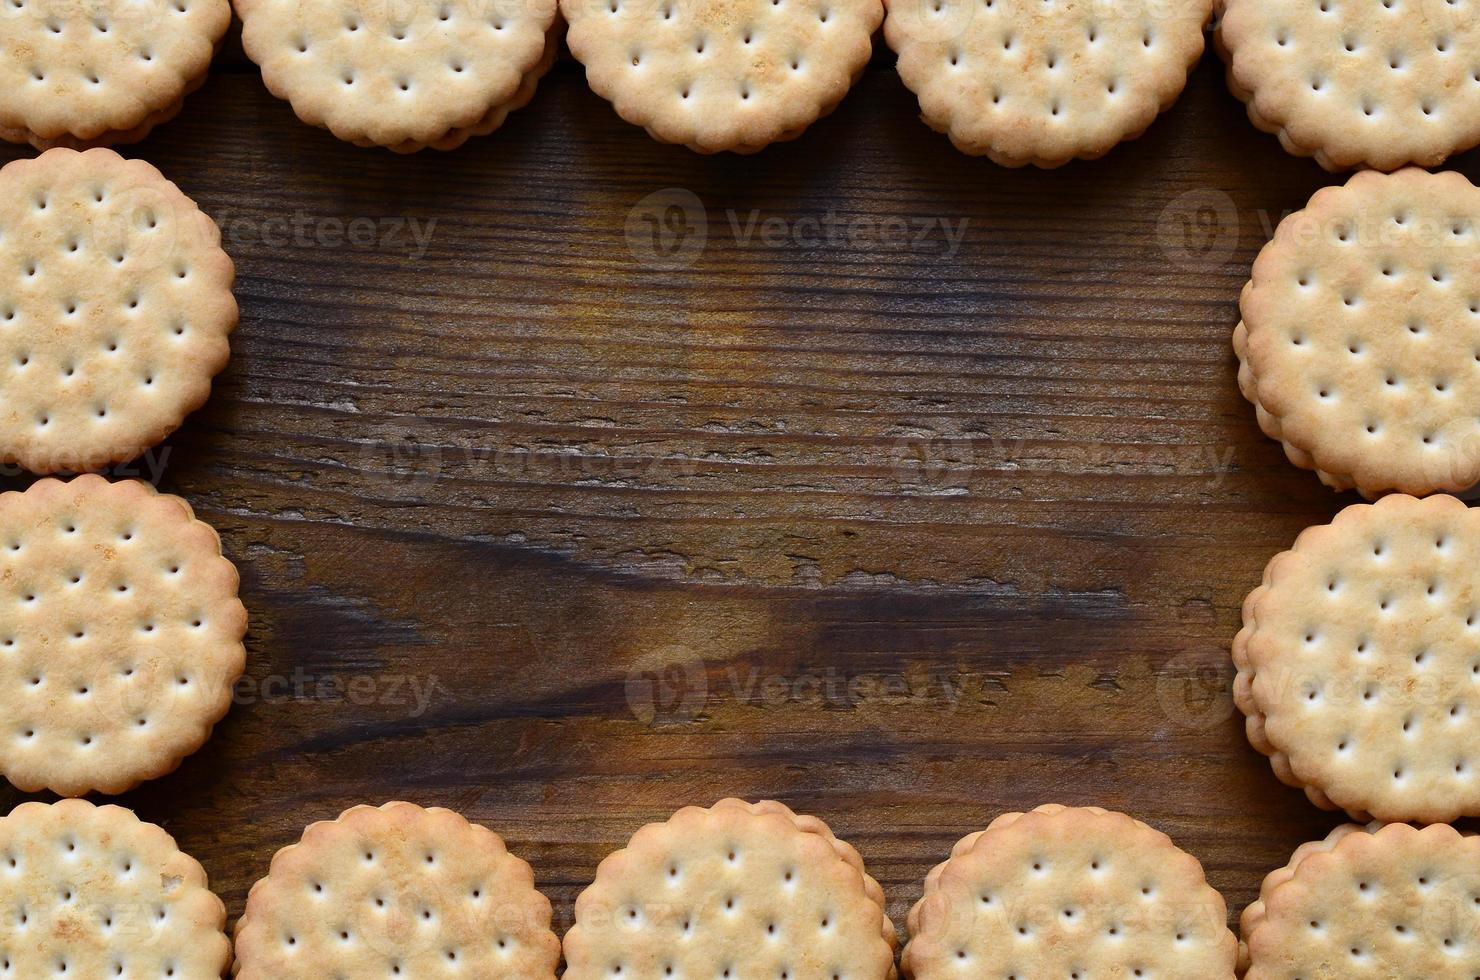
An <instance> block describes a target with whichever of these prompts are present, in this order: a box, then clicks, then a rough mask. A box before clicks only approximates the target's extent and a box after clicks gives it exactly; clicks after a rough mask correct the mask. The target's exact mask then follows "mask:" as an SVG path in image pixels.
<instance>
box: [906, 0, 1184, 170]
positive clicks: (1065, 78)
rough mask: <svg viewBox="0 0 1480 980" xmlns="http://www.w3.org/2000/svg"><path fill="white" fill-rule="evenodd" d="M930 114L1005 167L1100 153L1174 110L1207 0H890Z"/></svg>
mask: <svg viewBox="0 0 1480 980" xmlns="http://www.w3.org/2000/svg"><path fill="white" fill-rule="evenodd" d="M888 6H889V17H888V20H887V21H886V22H885V24H884V35H885V37H886V38H887V39H888V41H889V45H890V47H892V48H893V49H894V50H895V51H896V52H897V53H898V54H899V76H900V78H901V79H902V80H903V81H904V83H905V84H906V85H907V86H909V88H910V90H911V91H913V92H914V93H915V94H916V95H918V96H919V97H920V108H921V110H922V112H923V115H924V119H925V122H926V123H927V124H929V125H930V126H931V127H932V128H933V129H936V130H937V131H939V132H942V133H945V134H947V135H948V136H950V138H951V142H953V143H954V144H955V145H956V146H957V147H958V148H959V149H960V150H962V151H963V152H966V153H971V154H977V155H986V156H988V157H990V158H991V159H992V160H993V161H994V162H996V163H999V164H1002V165H1004V166H1009V167H1020V166H1023V165H1025V164H1029V163H1031V164H1036V165H1038V166H1040V167H1057V166H1061V165H1062V164H1065V163H1068V162H1069V161H1070V160H1073V159H1075V158H1082V159H1095V158H1097V157H1101V156H1104V155H1105V154H1106V153H1108V152H1109V151H1110V150H1111V149H1112V148H1114V147H1115V146H1116V145H1117V144H1118V143H1121V142H1123V141H1125V140H1129V139H1135V138H1136V137H1138V136H1140V135H1141V134H1142V133H1144V132H1145V131H1146V129H1147V127H1149V126H1150V125H1151V123H1152V122H1154V121H1155V119H1156V117H1157V115H1158V114H1159V113H1161V112H1164V111H1165V110H1167V109H1169V108H1170V107H1171V105H1172V103H1173V102H1175V101H1176V99H1177V96H1178V95H1180V94H1181V92H1182V89H1183V88H1184V87H1185V86H1186V84H1187V73H1188V71H1189V70H1190V69H1191V68H1192V66H1193V65H1195V64H1196V63H1197V60H1198V58H1200V57H1201V56H1202V52H1203V28H1204V27H1205V26H1206V25H1207V23H1208V19H1209V18H1210V17H1211V15H1212V0H1127V2H1117V3H1111V4H1107V3H1104V2H1102V0H986V2H983V0H889V3H888Z"/></svg>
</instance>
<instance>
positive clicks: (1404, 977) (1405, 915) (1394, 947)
mask: <svg viewBox="0 0 1480 980" xmlns="http://www.w3.org/2000/svg"><path fill="white" fill-rule="evenodd" d="M1243 935H1244V942H1243V945H1242V947H1241V949H1240V966H1241V967H1243V968H1245V969H1246V970H1247V972H1246V973H1244V978H1245V980H1297V978H1299V980H1317V978H1326V977H1332V978H1336V977H1339V978H1341V980H1474V978H1475V977H1476V976H1480V839H1477V838H1475V837H1473V836H1470V835H1461V834H1460V833H1459V831H1457V830H1455V829H1454V828H1453V827H1450V826H1448V825H1445V824H1435V825H1433V826H1430V827H1425V828H1423V829H1422V830H1419V829H1416V828H1414V827H1410V826H1408V825H1407V824H1401V823H1395V824H1387V825H1386V826H1383V825H1381V824H1373V825H1371V826H1369V827H1362V826H1360V825H1358V824H1347V825H1345V826H1342V827H1338V828H1336V830H1334V831H1332V832H1331V835H1330V836H1329V837H1327V838H1326V839H1325V840H1324V841H1318V842H1315V843H1311V844H1305V845H1303V846H1301V848H1300V849H1299V850H1297V851H1296V852H1295V855H1294V857H1293V858H1291V859H1290V863H1289V865H1287V866H1286V867H1283V868H1281V869H1279V870H1278V871H1275V872H1273V873H1272V874H1270V875H1269V876H1268V877H1267V878H1265V879H1264V885H1263V887H1262V888H1261V889H1260V891H1259V899H1258V901H1256V902H1254V904H1252V905H1250V906H1249V907H1248V908H1247V909H1245V910H1244V915H1243Z"/></svg>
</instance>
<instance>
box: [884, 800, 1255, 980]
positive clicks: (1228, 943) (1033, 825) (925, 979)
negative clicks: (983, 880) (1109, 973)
mask: <svg viewBox="0 0 1480 980" xmlns="http://www.w3.org/2000/svg"><path fill="white" fill-rule="evenodd" d="M1110 828H1117V829H1118V830H1119V831H1120V832H1121V834H1122V836H1123V837H1124V839H1125V841H1126V842H1127V844H1128V846H1131V845H1132V842H1134V846H1140V847H1154V848H1156V849H1158V850H1164V851H1165V852H1166V855H1167V866H1168V867H1171V865H1172V863H1173V862H1175V863H1177V864H1180V866H1181V869H1182V871H1183V872H1184V875H1183V879H1184V882H1185V883H1186V884H1187V885H1188V888H1189V889H1190V890H1191V891H1201V892H1202V897H1203V899H1205V900H1206V907H1205V908H1204V909H1202V910H1200V913H1199V914H1200V915H1201V914H1208V915H1210V916H1211V918H1212V919H1213V920H1215V921H1216V922H1217V923H1218V927H1219V929H1220V930H1221V941H1220V942H1219V946H1221V947H1223V948H1222V949H1221V950H1219V951H1217V952H1214V953H1212V954H1211V958H1213V959H1226V960H1227V964H1228V968H1227V972H1226V974H1223V975H1221V976H1219V977H1206V976H1199V977H1198V978H1197V980H1233V977H1234V970H1235V964H1236V961H1237V956H1238V953H1237V950H1238V940H1237V937H1235V936H1234V934H1233V932H1232V931H1231V930H1229V929H1228V928H1227V926H1226V921H1227V915H1228V907H1227V904H1226V903H1225V902H1224V900H1223V896H1222V895H1221V894H1219V892H1218V891H1217V890H1216V889H1214V888H1213V887H1212V886H1211V885H1210V884H1208V881H1207V876H1206V874H1205V872H1204V871H1203V867H1202V863H1201V862H1199V861H1198V860H1197V858H1196V857H1194V856H1193V855H1191V854H1189V853H1188V852H1186V851H1184V850H1182V849H1181V848H1179V847H1178V846H1177V845H1176V843H1175V842H1173V841H1172V839H1171V838H1170V837H1168V836H1167V835H1166V834H1164V833H1162V832H1161V831H1159V830H1157V829H1156V828H1154V827H1151V826H1150V825H1148V824H1146V823H1144V822H1142V821H1140V820H1137V819H1135V818H1134V817H1131V816H1129V815H1128V814H1124V813H1119V812H1117V811H1114V810H1106V809H1104V808H1102V807H1069V806H1064V805H1062V804H1058V803H1046V804H1044V805H1042V806H1039V807H1036V808H1035V809H1033V810H1030V811H1027V812H1026V813H1004V814H1002V815H1000V816H998V817H997V818H996V819H995V820H993V821H992V822H991V823H990V824H988V825H987V828H986V829H985V830H979V831H976V832H974V833H971V834H967V835H966V836H965V837H963V838H961V839H960V840H959V841H957V842H956V844H955V845H954V846H953V847H952V848H951V854H950V857H949V858H947V859H946V860H945V861H942V862H941V863H940V864H937V865H936V866H935V867H933V868H931V870H930V872H929V874H927V875H926V877H925V888H924V892H923V894H922V895H921V896H920V899H919V901H917V902H916V903H915V905H914V906H913V907H912V908H911V909H910V914H909V919H908V922H907V924H908V927H909V935H910V941H909V942H908V943H907V944H906V945H905V948H904V954H903V956H902V957H901V966H902V968H903V974H904V976H905V977H906V978H908V980H932V978H936V977H941V976H946V975H949V976H958V975H960V973H961V971H962V970H966V969H969V968H968V967H965V966H963V965H962V964H961V963H960V956H961V953H960V951H957V950H954V949H952V948H948V947H943V946H942V941H943V939H944V938H945V937H944V936H943V935H941V934H942V933H943V932H944V931H946V930H948V929H949V928H950V927H951V926H952V925H953V924H955V923H956V922H957V921H958V919H959V915H960V912H961V910H960V908H959V906H957V905H953V903H952V901H951V898H950V896H949V895H948V894H947V883H948V880H949V882H954V883H956V884H959V883H960V882H961V880H962V878H969V877H970V875H971V866H972V865H974V864H979V863H981V862H983V861H985V860H987V859H988V858H989V857H990V855H991V852H992V848H993V845H994V843H996V841H997V840H998V839H1000V837H1001V836H1002V835H1004V834H1005V833H1006V832H1008V831H1009V830H1015V831H1024V830H1026V831H1030V832H1036V833H1037V834H1040V835H1043V836H1044V837H1045V838H1046V839H1048V840H1050V841H1052V840H1053V839H1054V837H1055V836H1058V835H1061V834H1068V835H1073V834H1086V833H1091V832H1093V831H1094V830H1096V829H1099V830H1101V831H1104V830H1107V829H1110ZM972 902H973V905H974V903H975V899H974V898H973V899H972ZM1174 908H1175V907H1174ZM970 911H971V913H973V914H974V913H975V908H974V907H973V908H972V909H971V910H970ZM1055 914H1057V912H1055ZM1153 918H1155V919H1156V921H1158V922H1160V921H1162V920H1161V919H1160V918H1159V917H1155V916H1153ZM1084 969H1086V970H1088V974H1087V975H1089V976H1098V975H1099V974H1098V973H1097V972H1096V968H1095V967H1094V965H1093V964H1089V963H1086V964H1085V965H1084ZM1119 975H1120V974H1118V973H1117V974H1116V976H1119ZM1024 980H1027V978H1024Z"/></svg>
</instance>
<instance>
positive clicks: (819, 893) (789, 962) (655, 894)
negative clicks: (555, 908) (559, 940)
mask: <svg viewBox="0 0 1480 980" xmlns="http://www.w3.org/2000/svg"><path fill="white" fill-rule="evenodd" d="M895 942H896V940H895V933H894V926H893V925H892V924H891V923H890V922H889V919H888V918H887V916H885V914H884V892H883V890H882V889H881V888H880V887H879V884H878V882H876V881H874V879H872V878H870V877H869V876H868V874H867V873H866V872H865V871H864V868H863V859H862V858H860V857H859V856H858V852H857V851H855V850H854V849H853V848H852V847H850V846H849V845H848V844H845V843H843V842H842V841H840V840H838V839H837V838H836V837H834V836H833V834H832V831H831V830H830V829H828V827H827V825H826V824H824V823H823V822H822V821H821V820H818V819H817V818H816V817H809V816H799V815H798V814H796V813H793V812H792V811H791V810H790V809H788V808H787V807H785V806H784V805H782V804H780V803H776V802H773V801H766V802H762V803H755V804H752V803H746V802H743V801H741V800H722V801H720V802H719V803H716V804H715V805H714V806H712V807H710V808H708V809H704V808H701V807H693V806H691V807H685V808H684V809H682V810H680V811H678V812H677V813H676V814H674V815H673V816H672V817H671V818H670V819H669V820H668V821H667V822H666V823H661V824H649V825H648V826H646V827H644V828H642V829H641V830H639V831H638V832H637V833H636V834H634V835H633V837H632V840H631V841H630V842H629V843H628V845H627V846H626V847H625V848H624V849H622V850H620V851H617V852H615V853H614V854H611V855H609V856H608V857H607V858H606V859H605V860H604V861H602V862H601V866H600V867H599V868H598V869H597V871H596V881H595V882H593V883H592V885H591V886H590V887H589V888H587V889H586V890H585V891H584V892H582V893H581V895H580V897H579V898H578V899H577V900H576V921H575V925H574V926H573V927H572V928H571V930H570V931H569V932H568V933H566V936H565V960H566V972H565V976H566V977H567V978H568V980H597V978H600V980H610V978H612V977H617V976H620V977H622V978H623V980H667V978H672V977H718V978H724V977H729V978H730V980H776V978H777V977H786V978H788V980H833V978H836V977H847V978H851V980H886V978H889V977H892V976H893V973H894V945H895Z"/></svg>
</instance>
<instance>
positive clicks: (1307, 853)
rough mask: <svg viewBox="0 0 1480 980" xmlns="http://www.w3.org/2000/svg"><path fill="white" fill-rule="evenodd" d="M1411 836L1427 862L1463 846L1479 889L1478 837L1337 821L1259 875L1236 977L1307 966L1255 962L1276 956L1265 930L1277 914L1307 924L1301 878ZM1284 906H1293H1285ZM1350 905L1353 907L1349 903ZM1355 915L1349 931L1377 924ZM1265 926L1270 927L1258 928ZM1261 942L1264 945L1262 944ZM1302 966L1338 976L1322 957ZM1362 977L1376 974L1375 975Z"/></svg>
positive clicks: (1447, 978)
mask: <svg viewBox="0 0 1480 980" xmlns="http://www.w3.org/2000/svg"><path fill="white" fill-rule="evenodd" d="M1415 835H1416V836H1418V837H1422V838H1424V840H1425V845H1426V847H1425V851H1424V853H1425V857H1426V858H1429V859H1430V860H1432V859H1434V858H1435V857H1436V856H1437V855H1439V854H1440V853H1441V848H1442V847H1443V846H1444V845H1446V844H1447V845H1451V846H1453V845H1456V844H1458V845H1460V846H1461V847H1462V848H1464V849H1467V850H1469V851H1470V852H1471V853H1470V855H1469V856H1470V858H1471V859H1472V861H1473V863H1474V866H1475V867H1474V870H1472V871H1469V872H1467V873H1466V874H1467V876H1468V877H1469V879H1470V880H1472V881H1474V882H1475V884H1476V886H1477V887H1480V840H1477V838H1476V837H1475V836H1474V835H1473V834H1469V833H1461V832H1460V831H1458V830H1456V829H1455V828H1454V827H1451V826H1449V825H1448V824H1432V825H1430V826H1428V827H1424V828H1422V829H1419V828H1415V827H1411V826H1409V825H1408V824H1405V823H1390V824H1382V823H1369V824H1366V825H1362V824H1356V823H1348V824H1342V825H1341V826H1338V827H1336V828H1335V829H1333V830H1332V831H1331V833H1330V834H1329V835H1327V836H1326V837H1325V838H1324V839H1323V840H1318V841H1310V842H1308V843H1305V844H1302V845H1300V847H1298V848H1296V850H1295V853H1294V854H1293V855H1292V856H1291V858H1290V862H1289V864H1287V865H1285V866H1284V867H1282V868H1277V869H1275V870H1274V871H1271V872H1270V873H1269V874H1268V875H1266V876H1265V878H1264V881H1263V883H1262V884H1261V885H1260V888H1259V897H1258V898H1257V899H1256V900H1255V901H1253V902H1252V903H1250V905H1249V906H1248V908H1246V909H1244V912H1243V915H1242V916H1241V917H1240V932H1241V938H1240V941H1239V975H1240V976H1241V977H1244V978H1246V980H1285V978H1286V977H1288V976H1290V974H1289V973H1288V972H1287V971H1288V970H1290V969H1292V968H1293V969H1295V970H1300V969H1301V968H1302V967H1303V966H1307V964H1299V963H1290V962H1289V961H1288V958H1285V961H1284V962H1280V963H1275V964H1272V965H1271V966H1270V968H1269V970H1265V969H1263V968H1262V965H1261V964H1260V963H1257V962H1256V960H1258V959H1262V958H1264V957H1268V958H1270V959H1274V958H1277V957H1279V954H1280V950H1279V949H1278V947H1277V938H1272V937H1274V933H1273V932H1272V931H1271V930H1272V929H1273V928H1275V927H1277V925H1278V920H1279V918H1280V916H1281V915H1282V914H1294V915H1297V916H1298V919H1297V921H1298V922H1299V927H1300V928H1307V927H1308V926H1309V923H1308V921H1307V919H1308V916H1309V913H1308V912H1306V910H1304V909H1302V908H1300V907H1299V901H1298V900H1299V897H1300V896H1299V890H1300V889H1301V888H1302V887H1307V886H1308V884H1309V882H1308V881H1307V879H1308V878H1311V877H1313V875H1314V874H1316V873H1319V872H1321V871H1323V870H1324V871H1328V870H1330V869H1331V867H1333V866H1337V865H1340V864H1341V863H1342V862H1343V861H1344V860H1346V858H1347V856H1348V855H1349V854H1351V853H1353V852H1355V851H1359V850H1366V849H1369V848H1374V847H1382V848H1383V849H1384V851H1385V852H1386V853H1388V854H1391V853H1392V852H1393V851H1394V850H1395V849H1396V848H1397V847H1398V846H1399V845H1400V844H1401V843H1406V842H1399V841H1397V838H1399V837H1404V838H1408V839H1409V840H1410V841H1411V839H1412V838H1413V836H1415ZM1455 860H1456V859H1455V858H1453V857H1451V858H1450V859H1449V863H1450V864H1453V863H1454V862H1455ZM1473 900H1474V901H1477V902H1480V896H1476V898H1475V899H1473ZM1287 905H1293V906H1295V907H1294V908H1286V906H1287ZM1352 908H1353V909H1355V906H1352ZM1356 914H1358V915H1360V916H1362V921H1361V923H1360V924H1358V925H1354V926H1353V927H1352V928H1351V931H1352V932H1353V933H1362V932H1366V931H1368V930H1376V929H1378V928H1383V926H1381V925H1378V924H1374V923H1372V922H1370V921H1369V918H1368V916H1369V914H1368V913H1366V912H1357V913H1356ZM1266 925H1268V926H1269V927H1270V929H1264V928H1262V927H1265V926H1266ZM1322 925H1324V926H1328V925H1329V923H1322ZM1261 940H1263V942H1261ZM1266 946H1269V947H1270V948H1268V949H1266V948H1264V947H1266ZM1308 968H1309V969H1311V970H1315V971H1318V972H1315V973H1311V974H1308V976H1310V977H1311V978H1312V980H1316V978H1325V977H1332V978H1336V977H1342V976H1343V974H1342V973H1341V972H1340V968H1339V967H1338V966H1336V965H1334V964H1332V962H1331V961H1330V959H1329V958H1327V957H1324V956H1323V957H1322V958H1321V961H1320V962H1319V963H1311V964H1308ZM1377 969H1379V970H1389V971H1390V970H1391V969H1392V965H1379V966H1378V967H1377ZM1296 975H1299V974H1296ZM1368 975H1370V976H1373V977H1376V976H1378V975H1379V974H1376V973H1371V974H1368ZM1381 975H1382V976H1386V977H1399V976H1403V977H1407V976H1410V975H1409V974H1395V973H1391V972H1387V973H1384V974H1381ZM1473 975H1474V970H1473V969H1466V970H1464V972H1463V973H1457V974H1453V975H1448V974H1446V975H1442V980H1469V978H1470V977H1472V976H1473ZM1413 976H1416V975H1413ZM1425 980H1441V977H1433V978H1425Z"/></svg>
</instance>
